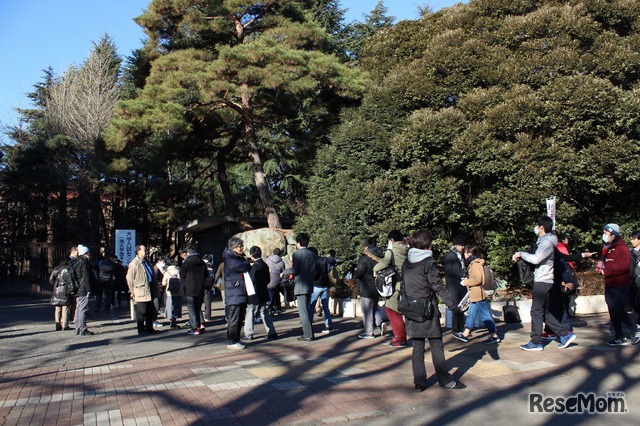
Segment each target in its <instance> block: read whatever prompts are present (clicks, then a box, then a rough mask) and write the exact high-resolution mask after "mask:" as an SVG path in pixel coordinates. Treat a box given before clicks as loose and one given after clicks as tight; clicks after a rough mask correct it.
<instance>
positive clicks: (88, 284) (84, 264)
mask: <svg viewBox="0 0 640 426" xmlns="http://www.w3.org/2000/svg"><path fill="white" fill-rule="evenodd" d="M73 271H74V272H75V273H76V278H77V279H78V292H77V293H76V296H77V297H83V296H86V295H87V294H88V293H89V292H90V291H91V288H92V287H94V286H95V285H94V281H95V278H94V275H93V268H92V267H91V264H90V263H89V259H87V257H86V256H78V257H77V258H76V261H75V263H74V264H73Z"/></svg>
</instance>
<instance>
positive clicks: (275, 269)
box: [265, 254, 286, 289]
mask: <svg viewBox="0 0 640 426" xmlns="http://www.w3.org/2000/svg"><path fill="white" fill-rule="evenodd" d="M265 263H266V264H267V266H268V267H269V288H271V289H274V288H276V287H278V284H280V279H281V278H280V274H281V273H283V272H284V270H285V269H286V268H285V265H284V260H282V258H281V257H280V256H278V255H277V254H272V255H271V256H269V257H267V259H266V260H265Z"/></svg>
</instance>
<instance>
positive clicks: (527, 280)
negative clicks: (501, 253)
mask: <svg viewBox="0 0 640 426" xmlns="http://www.w3.org/2000/svg"><path fill="white" fill-rule="evenodd" d="M537 248H538V245H537V244H533V245H532V246H531V247H529V250H527V253H535V252H536V249H537ZM516 267H517V268H518V276H519V277H520V283H522V285H523V286H532V285H533V281H534V279H533V271H535V269H536V267H535V265H532V264H531V263H529V262H526V261H524V260H523V259H519V260H518V262H517V263H516Z"/></svg>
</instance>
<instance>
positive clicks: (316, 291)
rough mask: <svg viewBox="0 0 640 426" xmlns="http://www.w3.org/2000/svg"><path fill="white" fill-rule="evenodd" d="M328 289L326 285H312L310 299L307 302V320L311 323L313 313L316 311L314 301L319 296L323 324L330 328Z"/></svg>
mask: <svg viewBox="0 0 640 426" xmlns="http://www.w3.org/2000/svg"><path fill="white" fill-rule="evenodd" d="M328 293H329V289H328V288H327V287H313V293H312V294H311V301H310V302H309V320H310V321H311V324H313V315H314V314H315V313H316V302H317V301H318V298H320V304H321V305H322V310H323V311H324V318H325V319H324V326H325V327H326V328H331V310H330V309H329V294H328Z"/></svg>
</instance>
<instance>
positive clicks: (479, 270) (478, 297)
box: [462, 259, 487, 303]
mask: <svg viewBox="0 0 640 426" xmlns="http://www.w3.org/2000/svg"><path fill="white" fill-rule="evenodd" d="M483 266H484V259H474V261H473V262H471V263H470V264H469V278H465V279H464V280H462V285H463V286H466V287H469V302H472V303H473V302H480V301H482V300H485V299H486V298H487V294H486V293H485V292H484V288H483V287H482V281H483V279H484V268H483Z"/></svg>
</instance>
